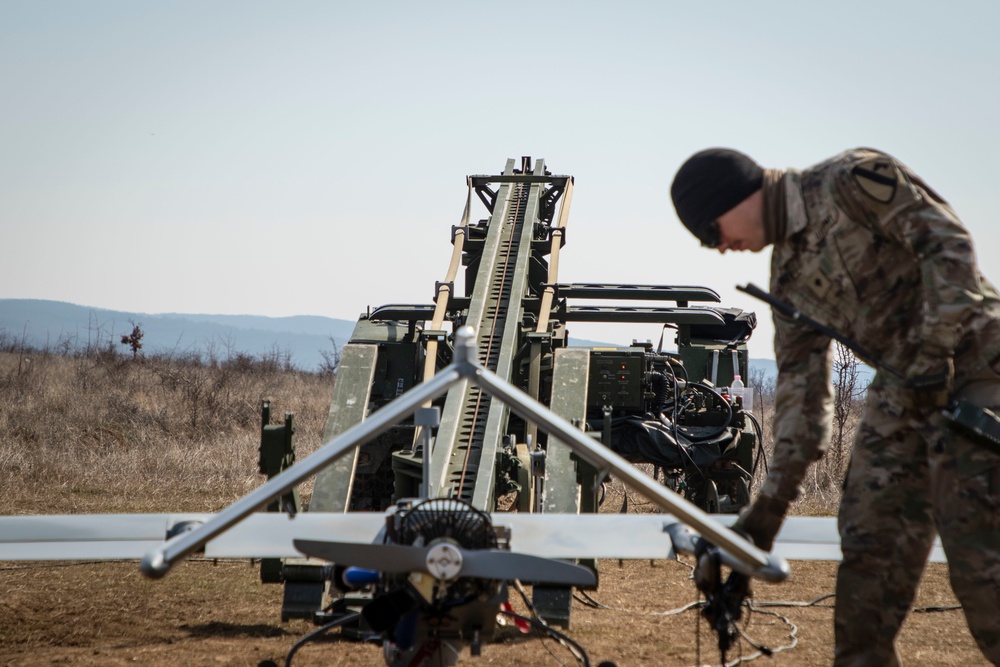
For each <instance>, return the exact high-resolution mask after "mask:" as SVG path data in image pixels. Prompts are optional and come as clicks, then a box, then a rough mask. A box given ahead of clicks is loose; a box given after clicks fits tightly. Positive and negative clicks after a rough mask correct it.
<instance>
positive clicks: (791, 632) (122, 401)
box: [0, 349, 984, 667]
mask: <svg viewBox="0 0 1000 667" xmlns="http://www.w3.org/2000/svg"><path fill="white" fill-rule="evenodd" d="M331 391H332V379H330V378H323V377H320V376H318V375H315V374H308V373H301V372H298V371H295V370H294V369H289V368H284V367H282V365H281V364H280V363H277V362H276V360H273V359H272V360H254V359H245V358H236V359H230V360H227V361H226V362H222V363H216V364H214V365H205V364H201V363H195V362H194V360H177V359H175V360H165V359H146V360H144V361H142V362H141V363H140V362H138V361H133V360H132V359H131V357H125V356H122V355H120V354H115V353H113V352H112V351H110V349H109V350H104V351H98V352H96V353H94V354H91V355H89V356H61V355H57V354H52V353H40V352H25V351H21V350H16V349H14V350H8V351H6V352H0V513H2V514H35V513H83V512H163V511H178V512H181V511H216V510H219V509H220V508H222V507H224V506H225V505H226V504H228V503H230V502H232V501H233V500H235V499H237V498H238V497H240V496H241V495H242V494H244V493H246V492H247V491H248V490H250V489H252V488H254V487H255V486H257V485H258V484H260V482H261V481H262V480H263V478H262V477H261V476H260V475H259V474H258V473H257V444H258V433H259V428H260V412H259V411H260V401H261V400H262V399H263V398H271V399H272V415H274V416H275V417H280V416H281V415H282V414H283V413H284V412H285V411H289V412H295V414H296V425H297V433H296V440H297V445H298V451H299V456H300V457H302V456H305V455H307V454H308V453H309V452H311V451H313V450H314V449H315V448H316V447H317V446H318V444H319V438H320V433H321V431H322V428H323V423H324V421H325V418H326V413H327V409H328V401H329V397H330V395H331ZM308 493H309V489H308V488H305V489H303V495H304V497H306V498H308ZM621 493H622V490H621V489H620V488H612V490H611V496H612V497H611V502H609V503H608V505H609V506H614V507H617V504H616V498H615V495H616V494H617V500H618V501H620V498H621V495H620V494H621ZM827 504H828V503H827ZM630 506H631V508H632V510H633V511H643V510H644V509H646V508H645V506H643V504H642V503H641V502H638V499H633V502H632V503H631V504H630ZM822 509H823V507H822V503H820V506H816V504H815V502H814V505H813V506H812V507H811V508H810V510H809V511H811V512H816V511H821V510H822ZM800 511H803V510H802V509H801V508H800ZM792 569H793V574H792V577H791V579H790V580H789V581H788V582H785V583H783V584H780V585H766V584H758V585H757V586H756V594H755V598H754V599H755V604H756V605H757V609H756V610H755V611H754V612H753V613H752V614H750V618H749V622H748V624H747V626H746V628H745V632H746V633H747V635H748V636H750V637H752V638H754V639H755V640H756V641H758V642H760V643H762V644H765V645H767V646H770V647H772V648H775V649H780V648H781V647H786V646H789V648H786V649H784V650H780V651H779V652H777V653H775V654H774V656H773V657H770V658H768V657H760V658H758V659H756V660H754V661H753V663H752V664H770V665H780V666H793V665H827V664H830V663H831V662H832V609H831V607H830V605H831V603H832V600H831V599H829V598H824V596H827V595H828V594H830V593H832V591H833V585H834V577H835V565H834V564H832V563H810V562H795V563H792ZM600 571H601V586H600V588H599V590H597V591H596V592H594V593H592V595H591V597H592V599H593V602H596V603H597V604H596V605H595V604H592V603H590V601H588V600H586V599H585V598H584V597H580V598H578V601H577V602H575V603H574V606H573V611H572V621H571V627H570V630H569V631H568V632H569V634H570V636H571V637H572V638H573V639H574V640H575V641H577V642H579V643H580V644H581V645H582V646H583V647H584V649H586V651H587V652H588V654H589V656H590V660H591V664H594V665H596V664H598V663H599V662H600V661H602V660H610V661H613V662H614V663H616V664H617V665H619V666H620V667H624V666H626V665H678V666H680V665H695V664H717V663H718V660H719V656H718V653H717V651H716V650H715V649H714V648H713V646H714V638H713V637H712V635H711V634H710V632H709V630H708V628H707V626H705V625H704V624H701V625H700V626H699V622H698V615H697V612H696V611H694V610H690V609H689V610H686V611H678V610H681V609H683V608H684V607H686V606H688V605H690V604H691V603H693V602H695V601H696V600H697V593H696V591H695V588H694V586H693V583H692V582H691V580H690V578H689V574H690V568H689V567H688V566H687V565H685V564H684V563H681V562H675V561H666V560H664V561H654V562H649V561H642V562H624V563H619V562H617V561H609V562H604V561H602V562H601V563H600ZM820 598H823V599H822V600H820V601H819V602H818V603H816V604H814V605H811V606H806V604H805V603H808V602H810V601H814V600H817V599H820ZM280 599H281V588H280V587H279V586H274V585H268V586H265V585H262V584H260V583H259V579H258V571H257V569H256V567H255V566H253V565H252V564H248V563H246V562H209V561H204V560H197V559H196V560H191V561H189V562H187V563H184V564H182V565H181V566H179V567H178V568H176V570H175V571H174V572H172V573H171V574H170V575H169V576H167V577H166V578H165V579H163V580H161V581H149V580H146V579H143V578H142V577H141V576H140V575H139V572H138V566H137V564H136V563H130V562H126V563H79V564H77V563H73V564H66V563H38V564H34V563H0V665H10V666H14V665H17V666H29V665H31V666H34V665H84V666H97V665H102V666H103V665H185V666H192V667H194V666H199V665H251V666H253V665H261V664H266V662H265V661H273V662H275V663H277V664H284V656H285V655H286V653H287V652H288V650H289V649H290V648H291V646H292V645H293V644H294V643H295V642H296V641H297V640H298V639H299V638H300V637H301V636H303V635H304V634H306V633H308V632H310V631H311V630H312V629H313V626H311V625H310V624H308V623H306V622H304V621H293V622H289V623H282V622H281V621H280V616H279V609H280ZM512 603H513V604H514V607H515V610H517V611H519V612H521V613H525V612H526V611H527V610H526V607H525V605H524V604H523V602H522V601H521V600H520V599H519V598H518V596H517V595H516V594H512ZM585 603H586V604H585ZM773 603H780V604H777V605H775V604H773ZM954 604H955V601H954V598H953V597H952V595H951V593H950V590H949V588H948V583H947V572H946V570H945V568H944V567H943V566H940V565H934V566H931V567H930V568H929V569H928V571H927V574H926V575H925V578H924V581H923V583H922V586H921V590H920V594H919V598H918V600H917V606H919V607H949V606H951V605H954ZM671 612H676V613H671ZM793 644H794V647H791V645H793ZM900 647H901V651H902V653H903V656H904V658H905V660H906V664H907V665H978V664H984V661H983V658H982V656H981V654H980V653H979V652H978V650H977V649H976V647H975V645H974V643H973V642H972V639H971V637H970V636H969V633H968V631H967V629H966V627H965V622H964V620H963V618H962V615H961V613H960V612H957V611H953V610H946V611H926V612H918V613H914V614H911V617H910V618H909V619H908V621H907V623H906V625H905V627H904V630H903V635H902V637H901V640H900ZM755 652H756V651H755V650H754V649H753V648H752V647H750V646H748V645H746V644H744V645H743V646H742V653H741V655H742V657H743V658H745V659H747V658H751V657H752V656H753V655H754V654H755ZM730 657H735V655H731V656H730ZM294 664H295V665H297V666H299V667H303V666H309V665H380V664H383V661H382V657H381V647H380V646H376V645H372V644H359V643H355V642H350V641H343V640H340V639H338V638H337V637H336V635H333V636H332V637H330V638H328V639H324V640H322V641H319V642H317V643H314V644H309V645H307V646H305V647H304V648H303V649H302V650H301V651H300V652H299V653H298V654H296V656H295V660H294ZM463 664H483V665H515V664H518V665H521V664H528V665H536V664H537V665H570V664H576V660H575V659H574V658H573V656H572V655H571V654H570V653H569V652H568V651H567V650H566V649H565V648H564V647H562V646H560V645H559V644H557V643H555V642H553V641H552V640H549V639H545V638H542V637H540V636H538V635H536V634H524V635H522V634H521V633H519V632H517V631H516V630H514V629H512V628H510V627H507V628H503V629H501V632H500V641H498V642H496V643H494V644H490V645H488V646H485V647H484V649H483V654H482V656H481V657H480V658H471V657H468V655H466V656H465V657H464V658H463Z"/></svg>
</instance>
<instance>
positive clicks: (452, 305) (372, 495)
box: [262, 157, 759, 621]
mask: <svg viewBox="0 0 1000 667" xmlns="http://www.w3.org/2000/svg"><path fill="white" fill-rule="evenodd" d="M467 185H468V195H467V199H466V205H465V212H464V214H463V219H462V221H461V223H460V224H459V225H457V226H455V227H453V228H452V230H451V241H452V244H453V246H454V249H453V253H452V258H451V263H450V265H449V269H448V273H447V275H446V276H445V278H444V280H443V281H441V282H439V283H437V285H436V286H435V296H434V300H433V302H432V303H429V304H418V305H414V304H393V305H386V306H382V307H379V308H375V309H373V310H370V311H369V312H367V313H365V314H364V315H362V316H361V318H360V319H359V320H358V323H357V325H356V327H355V329H354V333H353V334H352V336H351V339H350V342H349V343H348V344H347V345H345V346H344V348H343V350H342V352H341V361H340V367H339V371H338V375H337V379H336V383H335V387H334V394H333V399H332V401H331V405H330V413H329V417H328V421H327V424H326V428H325V431H324V434H323V440H324V442H329V441H330V440H332V439H334V438H336V437H337V436H339V435H340V434H342V433H344V432H345V431H347V430H348V429H349V428H351V427H352V426H354V425H356V424H358V423H360V422H362V421H364V420H365V419H366V418H367V417H368V416H369V415H371V414H372V413H375V412H376V411H378V410H380V409H381V408H383V407H384V406H386V405H387V404H389V403H390V402H392V401H393V400H395V399H396V398H397V397H399V396H401V395H402V394H404V393H405V392H407V391H408V390H409V389H411V388H413V387H415V386H417V385H419V384H421V383H424V382H428V381H429V380H431V379H432V378H433V377H434V376H435V375H436V374H437V373H438V371H440V370H441V369H443V368H445V367H446V366H448V365H449V364H451V363H452V362H453V356H454V352H455V347H454V346H455V336H456V332H457V331H458V329H459V328H460V327H463V326H468V327H471V329H472V330H473V331H474V332H475V336H476V338H475V341H474V343H475V349H476V350H477V351H478V352H477V354H478V360H477V361H478V364H479V365H481V366H482V367H483V368H485V369H487V370H488V371H490V372H491V373H492V374H495V376H496V377H498V378H500V379H502V380H503V381H504V382H506V383H509V384H510V385H513V386H514V387H518V388H520V389H521V390H522V391H524V392H525V393H527V394H528V396H530V397H531V398H532V399H534V400H536V401H538V402H539V403H540V404H543V405H545V406H547V407H548V408H549V409H551V410H552V411H553V412H554V413H555V414H556V415H558V416H559V417H562V418H564V419H565V420H567V421H568V422H570V423H572V424H575V425H578V427H579V428H581V429H583V430H590V431H591V435H594V436H596V437H597V438H600V439H601V440H602V441H603V442H604V444H605V445H611V442H610V441H609V437H610V436H609V434H610V432H611V429H610V424H611V423H612V421H613V420H614V419H615V418H617V417H621V416H623V415H628V414H643V413H646V412H648V410H649V409H650V407H651V406H650V402H651V401H652V399H653V395H654V394H655V393H656V392H655V391H654V389H653V388H651V387H650V377H651V373H656V372H660V374H661V375H663V371H669V373H670V375H671V376H676V375H677V373H678V371H680V372H682V373H683V374H684V375H686V379H687V381H691V382H693V381H700V382H703V381H706V380H707V381H708V382H706V384H708V385H709V386H716V387H719V386H722V385H728V384H729V383H730V382H731V380H732V379H733V375H734V373H737V372H738V373H740V374H741V375H742V376H743V377H747V375H748V373H747V370H748V369H747V349H746V339H747V338H748V337H749V329H752V324H751V326H750V327H749V329H747V330H746V332H745V335H743V336H736V337H735V338H734V337H733V336H732V335H731V332H730V331H728V330H727V329H728V328H730V327H731V324H732V322H731V321H730V320H731V318H728V319H727V313H726V311H725V310H724V309H721V310H720V309H716V308H714V307H706V306H691V305H690V304H691V302H708V303H718V302H719V295H718V294H717V293H716V292H715V291H713V290H711V289H708V288H705V287H690V286H665V285H612V284H579V283H577V284H562V283H559V282H558V268H559V253H560V250H561V248H562V247H563V245H564V244H565V242H566V223H567V221H568V217H569V209H570V204H571V202H572V196H573V178H572V177H571V176H558V175H553V174H551V173H550V172H549V171H548V170H547V169H546V167H545V162H544V161H543V160H541V159H538V160H535V161H534V162H532V160H531V158H529V157H525V158H522V159H521V161H520V163H518V162H517V161H515V160H514V159H508V160H507V163H506V166H505V168H504V170H503V172H502V173H501V174H499V175H495V176H483V175H480V176H470V177H469V178H468V179H467ZM473 194H475V195H476V198H478V199H479V200H480V201H481V202H482V203H483V204H484V205H485V207H486V209H487V211H488V213H489V215H488V217H487V218H485V219H482V220H480V221H479V222H478V223H475V224H471V223H470V210H471V208H472V201H473ZM460 269H461V270H462V271H463V272H464V276H463V278H464V281H463V282H464V289H462V290H461V293H460V292H459V289H458V287H457V286H456V279H457V278H459V271H460ZM578 299H579V300H587V301H594V300H604V301H608V300H611V301H614V300H621V301H648V302H659V303H668V304H671V305H669V306H660V305H657V306H654V307H634V306H622V305H613V306H595V305H571V302H572V301H574V300H578ZM729 310H730V311H731V310H732V309H729ZM570 322H618V323H623V324H628V323H658V324H662V325H664V326H668V327H672V328H676V330H677V336H676V341H675V342H676V343H677V346H678V353H676V354H670V353H661V352H659V351H654V350H652V346H651V345H648V344H646V345H633V346H632V347H629V348H613V349H609V348H600V349H588V348H580V347H568V346H567V329H566V326H567V324H568V323H570ZM675 379H676V377H675ZM676 386H677V387H680V386H682V383H677V384H676ZM675 394H676V396H675V398H678V400H680V394H679V392H675ZM712 400H714V401H715V402H716V403H717V402H718V401H719V400H720V399H719V398H718V397H716V398H715V399H712ZM722 400H725V399H722ZM711 402H712V401H711V400H709V401H707V402H706V400H705V399H704V398H699V399H698V400H695V401H693V402H691V401H689V402H688V404H686V405H685V409H686V414H687V416H686V419H687V421H688V422H689V423H692V424H703V425H707V426H708V427H714V426H717V425H719V424H720V420H723V421H724V422H725V423H722V426H732V427H733V428H734V429H735V430H736V431H738V437H736V438H735V440H736V443H735V444H733V445H732V446H731V447H730V448H729V450H727V451H725V452H723V454H722V456H721V458H720V459H719V461H718V462H716V464H713V465H712V466H705V467H703V468H699V469H698V470H696V471H694V472H695V473H696V474H692V472H691V471H690V470H689V471H688V473H689V474H688V476H687V480H686V481H685V480H684V479H683V475H682V478H681V482H680V484H678V477H677V475H676V474H674V476H673V477H671V476H670V474H669V473H670V471H667V470H664V484H666V485H668V486H670V487H671V488H672V490H675V491H679V492H681V493H683V494H686V495H687V496H688V498H689V499H690V500H692V501H693V502H695V504H697V505H698V506H699V507H700V508H701V509H703V510H705V511H709V512H711V511H735V510H736V509H738V508H739V507H740V506H741V505H742V504H745V503H746V502H747V501H748V500H749V486H748V485H749V481H750V474H749V472H748V471H749V470H750V469H751V467H752V463H751V459H752V457H753V453H754V452H755V451H756V450H757V448H758V444H759V440H758V437H757V434H756V433H755V431H754V430H753V429H751V428H750V423H749V422H748V421H747V420H745V419H744V418H743V413H742V410H741V406H739V405H735V404H734V405H729V406H722V407H725V410H720V409H717V408H719V407H720V406H718V405H716V406H713V405H710V403H711ZM425 407H434V408H437V409H438V410H437V411H434V412H431V411H417V413H416V415H415V416H411V417H408V418H407V419H405V420H403V421H402V422H401V423H399V424H396V425H394V426H392V427H390V428H388V429H387V430H386V431H384V432H383V433H382V434H381V435H379V436H378V437H377V438H375V439H374V440H370V441H369V442H367V443H365V444H362V445H361V446H360V447H358V448H356V449H354V450H352V451H350V452H347V453H345V454H344V455H343V456H342V457H340V458H339V459H337V460H336V461H335V462H333V463H332V464H331V465H330V466H329V467H327V468H325V469H323V470H321V471H320V472H319V473H318V474H317V476H316V481H315V487H314V490H313V495H312V500H311V503H310V505H309V510H310V511H316V512H348V511H356V510H383V509H385V508H386V507H389V506H390V505H392V504H393V503H395V502H396V501H397V500H399V499H401V498H411V497H424V498H443V497H453V498H459V499H461V500H464V501H466V502H468V503H470V504H471V505H473V506H474V507H476V508H477V509H480V510H482V511H485V512H493V511H495V510H497V509H498V508H500V506H501V499H505V500H504V505H505V507H504V509H507V508H509V509H516V510H517V511H520V512H569V513H580V512H596V511H597V505H598V502H597V490H598V489H599V488H600V482H601V478H600V476H599V473H598V471H597V470H596V469H595V468H594V467H593V466H591V465H590V464H588V463H586V462H585V461H583V460H581V459H579V457H578V456H576V455H574V454H573V453H572V450H571V448H570V447H568V446H566V445H565V444H564V443H563V442H561V441H560V440H558V439H556V438H553V437H549V435H548V434H547V433H546V432H545V431H544V430H540V429H539V427H538V424H537V423H536V422H534V421H532V420H531V419H525V418H524V417H522V416H519V415H518V414H515V413H512V412H511V410H510V408H509V407H508V405H507V404H505V403H504V402H501V401H496V400H493V396H492V395H491V394H490V393H487V392H484V391H483V390H482V388H481V387H480V386H479V385H477V384H476V383H468V382H462V383H458V384H456V385H454V386H452V387H451V388H450V389H449V390H448V391H447V393H446V394H445V395H444V396H443V397H441V398H437V399H435V400H434V401H433V403H430V402H429V403H427V404H426V405H425ZM654 407H655V406H654ZM438 415H439V417H438ZM720 415H728V416H720ZM426 449H429V450H430V452H429V453H430V457H429V465H428V466H424V465H423V461H424V456H425V450H426ZM730 450H731V451H730ZM262 457H263V454H262ZM272 458H273V457H272ZM278 458H280V457H278ZM664 468H665V466H664ZM734 471H735V472H734ZM674 472H675V473H676V471H674ZM515 494H516V495H515ZM512 497H513V498H514V500H512V501H510V502H507V501H506V499H510V498H512ZM296 567H298V566H297V565H295V564H294V563H287V562H286V565H285V574H284V576H283V577H280V578H284V579H285V581H286V599H285V607H284V609H283V612H282V614H283V617H286V618H287V617H289V616H307V615H310V614H311V611H313V610H315V609H316V606H317V604H318V600H317V592H316V584H315V581H309V580H310V579H311V578H312V577H311V575H308V574H306V575H304V576H303V577H300V576H299V575H297V574H296V573H295V572H296V570H295V568H296ZM274 578H275V577H273V576H272V577H271V580H274ZM300 579H304V580H303V581H301V585H299V583H296V582H297V580H300ZM554 595H555V596H556V597H557V598H560V596H561V598H560V599H562V598H564V600H563V601H562V602H558V603H555V604H554V605H548V606H549V607H550V608H551V607H553V606H554V607H559V608H564V610H565V616H566V618H565V620H567V621H568V602H569V594H568V591H566V592H565V594H564V595H563V594H562V593H559V592H556V593H554ZM538 597H539V593H538V592H537V591H536V602H538V601H539V600H538ZM541 606H542V607H543V608H544V607H545V606H546V605H545V604H544V601H542V604H541ZM545 613H546V612H545V610H544V609H543V614H545ZM547 615H548V616H549V618H550V619H551V620H556V621H559V620H561V619H560V618H559V613H558V612H557V611H554V610H552V609H550V610H549V613H548V614H547Z"/></svg>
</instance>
